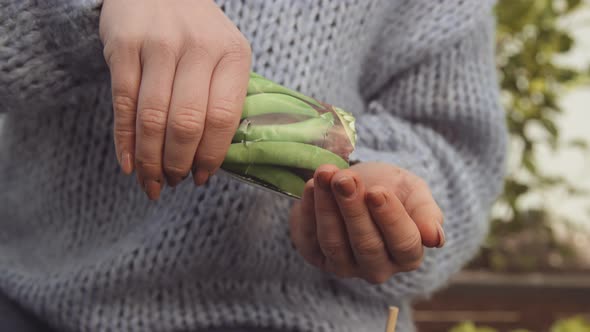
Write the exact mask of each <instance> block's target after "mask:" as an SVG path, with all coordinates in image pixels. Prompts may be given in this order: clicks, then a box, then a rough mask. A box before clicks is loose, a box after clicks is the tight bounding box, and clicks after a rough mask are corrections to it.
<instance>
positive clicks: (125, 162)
mask: <svg viewBox="0 0 590 332" xmlns="http://www.w3.org/2000/svg"><path fill="white" fill-rule="evenodd" d="M121 170H122V171H123V173H125V174H131V172H133V161H132V159H131V153H129V152H127V151H124V152H123V153H121Z"/></svg>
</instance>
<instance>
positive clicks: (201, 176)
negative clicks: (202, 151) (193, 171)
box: [195, 169, 209, 186]
mask: <svg viewBox="0 0 590 332" xmlns="http://www.w3.org/2000/svg"><path fill="white" fill-rule="evenodd" d="M208 179H209V172H208V171H207V170H206V169H199V170H198V171H197V175H196V176H195V181H196V183H197V186H202V185H204V184H205V182H207V180H208Z"/></svg>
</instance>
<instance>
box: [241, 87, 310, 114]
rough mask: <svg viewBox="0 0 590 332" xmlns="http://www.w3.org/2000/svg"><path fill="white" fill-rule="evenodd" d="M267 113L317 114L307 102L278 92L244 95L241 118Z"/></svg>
mask: <svg viewBox="0 0 590 332" xmlns="http://www.w3.org/2000/svg"><path fill="white" fill-rule="evenodd" d="M269 113H290V114H301V115H307V116H313V117H315V116H318V115H319V114H318V112H317V111H316V110H315V109H314V108H313V107H312V106H311V105H309V104H308V103H306V102H304V101H301V100H299V99H297V98H293V97H291V96H289V95H284V94H280V93H260V94H257V95H252V96H248V97H246V102H245V103H244V108H243V110H242V119H245V118H249V117H253V116H258V115H262V114H269Z"/></svg>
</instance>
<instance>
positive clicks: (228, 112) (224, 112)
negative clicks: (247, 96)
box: [206, 99, 239, 131]
mask: <svg viewBox="0 0 590 332" xmlns="http://www.w3.org/2000/svg"><path fill="white" fill-rule="evenodd" d="M237 110H238V107H236V103H235V102H233V101H230V100H227V99H218V100H217V101H215V102H214V103H213V104H212V106H211V112H209V113H207V120H206V121H207V126H208V127H211V129H213V130H217V131H219V130H226V131H227V130H230V129H232V128H233V126H234V122H236V120H237V119H238V118H239V115H238V111H237Z"/></svg>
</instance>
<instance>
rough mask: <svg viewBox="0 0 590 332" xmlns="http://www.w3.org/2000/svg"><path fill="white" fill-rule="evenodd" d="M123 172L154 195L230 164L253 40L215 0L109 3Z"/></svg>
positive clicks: (107, 40) (104, 21)
mask: <svg viewBox="0 0 590 332" xmlns="http://www.w3.org/2000/svg"><path fill="white" fill-rule="evenodd" d="M100 35H101V39H102V41H103V44H104V56H105V59H106V61H107V63H108V66H109V68H110V72H111V80H112V93H113V106H114V136H115V146H116V151H117V158H118V160H119V163H120V165H121V168H122V169H123V171H124V172H125V173H127V174H130V173H131V172H132V171H133V169H134V168H135V169H136V171H137V179H138V181H139V183H140V185H141V186H142V188H144V190H145V192H146V193H147V195H148V196H149V198H150V199H157V198H158V197H159V195H160V190H161V189H162V186H163V184H164V179H166V180H167V182H168V184H169V185H171V186H175V185H176V184H178V183H179V182H180V181H182V180H183V179H184V178H185V177H186V176H188V175H189V172H190V171H191V170H192V171H193V176H194V179H195V182H196V183H197V184H199V185H200V184H203V183H205V182H206V181H207V179H208V178H209V176H211V175H212V174H213V173H214V172H215V171H216V170H217V169H218V168H219V167H220V165H221V163H222V161H223V158H224V156H225V154H226V153H227V149H228V148H229V144H230V143H231V139H232V136H233V134H234V133H235V130H236V128H237V126H238V123H239V120H240V115H241V112H242V105H243V103H244V98H245V96H246V89H247V85H248V79H249V72H250V59H251V51H250V46H249V44H248V42H247V41H246V39H245V38H244V36H243V35H242V34H241V33H240V31H239V30H238V29H237V27H236V26H235V25H234V24H233V23H232V22H231V21H230V20H229V19H228V18H227V17H226V16H225V15H224V13H223V12H222V11H221V9H220V8H218V7H217V6H216V4H215V3H214V2H213V1H212V0H202V1H191V0H178V1H164V0H125V1H119V0H105V1H104V3H103V8H102V13H101V19H100Z"/></svg>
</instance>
